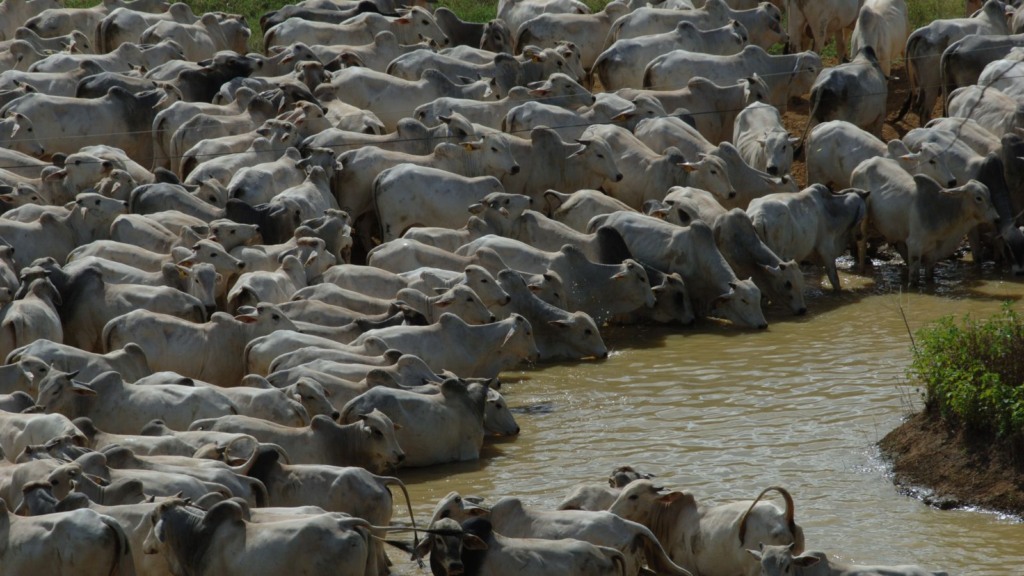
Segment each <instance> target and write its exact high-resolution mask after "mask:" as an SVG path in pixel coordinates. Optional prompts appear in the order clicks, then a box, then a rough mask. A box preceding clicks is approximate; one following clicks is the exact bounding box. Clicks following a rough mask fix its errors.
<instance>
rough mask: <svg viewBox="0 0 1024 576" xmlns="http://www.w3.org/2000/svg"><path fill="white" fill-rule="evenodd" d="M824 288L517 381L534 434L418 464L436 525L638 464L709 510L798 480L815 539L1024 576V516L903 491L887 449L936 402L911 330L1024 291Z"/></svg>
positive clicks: (968, 278) (511, 392)
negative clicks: (906, 420) (914, 380)
mask: <svg viewBox="0 0 1024 576" xmlns="http://www.w3.org/2000/svg"><path fill="white" fill-rule="evenodd" d="M807 281H808V286H810V287H811V290H810V297H809V298H808V307H809V310H810V311H809V314H808V315H807V316H802V317H795V316H790V315H789V314H786V313H784V312H782V311H772V312H770V313H769V315H768V317H769V321H770V322H771V326H770V328H769V330H767V331H761V332H757V331H743V330H735V329H731V328H728V327H723V326H719V325H717V324H715V323H713V322H703V323H701V324H699V325H698V326H697V327H695V328H685V329H664V328H657V327H636V328H613V329H609V330H607V332H606V339H607V341H608V344H609V348H610V349H611V350H613V352H612V354H611V355H610V357H609V358H608V359H607V360H605V361H601V362H584V363H578V364H570V365H564V364H563V365H553V366H544V367H539V368H536V369H532V370H527V371H520V372H514V373H510V374H506V375H504V378H503V380H504V381H505V385H504V386H503V392H504V393H505V395H506V398H507V399H508V402H509V404H510V407H511V408H512V410H513V411H514V412H515V413H516V418H517V419H518V420H519V423H520V426H521V427H522V429H523V434H522V436H521V437H520V438H519V439H517V440H515V441H511V442H503V443H500V444H496V445H492V446H489V447H487V449H486V450H485V455H484V457H483V458H482V459H481V461H480V462H475V463H465V464H459V465H453V466H444V467H438V468H434V469H429V470H425V471H402V473H401V474H400V475H401V477H402V478H403V479H404V480H405V481H406V482H407V483H408V484H409V485H410V492H411V494H412V497H413V500H414V506H415V510H416V511H417V515H418V517H419V518H421V519H424V520H425V519H426V518H427V517H428V515H429V513H430V510H431V508H432V507H433V504H434V503H435V502H436V501H437V500H438V499H439V498H441V497H442V496H444V495H445V494H447V493H448V492H449V491H451V490H459V491H460V492H462V493H463V494H476V495H480V496H485V497H487V498H492V499H493V498H497V497H499V496H502V495H507V494H514V495H517V496H520V497H522V498H524V499H525V500H526V501H527V502H528V503H530V504H534V505H538V506H546V507H553V506H555V505H556V504H557V503H558V501H559V500H560V499H562V498H563V497H564V496H565V495H566V494H567V493H568V492H569V491H570V489H571V488H572V487H573V486H575V485H576V484H578V483H581V482H596V483H601V482H604V479H605V478H606V476H607V474H608V473H609V472H610V471H611V470H612V468H614V467H615V466H618V465H621V464H630V465H633V466H636V467H638V468H640V469H642V470H646V471H650V472H653V473H655V474H656V475H657V477H658V481H659V483H662V484H665V485H667V486H670V487H674V488H680V489H686V490H690V491H692V492H694V493H695V494H696V495H697V497H698V499H699V500H701V501H706V502H723V501H728V500H731V499H738V498H751V497H753V496H755V495H756V494H757V493H758V492H759V491H760V490H761V489H762V488H764V487H766V486H768V485H772V484H779V485H782V486H785V487H787V488H788V489H789V490H790V491H791V492H792V493H793V495H794V497H795V498H796V506H797V519H798V521H799V522H801V523H802V524H803V526H804V529H805V532H806V534H807V541H808V546H809V547H811V548H818V549H824V550H826V551H828V552H829V553H832V554H835V555H836V556H837V557H838V558H842V559H845V560H848V561H854V562H871V563H908V562H909V563H920V564H923V565H925V566H928V567H931V568H933V569H943V570H948V571H950V572H951V573H956V574H992V575H995V574H1000V575H1002V574H1012V573H1022V571H1024V569H1021V568H1020V567H1021V566H1024V546H1021V545H1020V542H1021V541H1022V540H1024V524H1021V523H1018V522H1016V521H1015V520H1014V519H1008V518H1004V517H1001V516H999V515H996V514H992V513H986V512H978V511H960V510H958V511H938V510H933V509H931V508H928V507H926V506H924V505H923V504H921V503H920V502H919V501H917V500H915V499H912V498H908V497H906V496H903V495H901V494H900V493H898V492H897V490H896V489H895V488H894V487H893V485H892V484H891V481H890V479H889V478H888V476H887V471H886V467H885V466H884V464H883V463H882V462H881V461H880V459H879V456H878V453H877V450H876V448H875V443H876V442H877V441H878V440H879V439H880V438H881V437H882V436H884V435H885V434H886V433H887V432H888V431H889V430H891V429H892V428H894V427H895V426H896V425H897V424H898V423H899V422H900V419H901V418H902V417H903V416H904V415H906V414H907V413H908V412H909V411H911V410H914V409H916V408H917V407H919V405H920V394H919V392H918V391H917V390H915V389H914V388H913V387H912V386H911V385H909V384H908V383H907V381H906V379H905V372H906V367H907V364H908V362H909V359H910V353H909V347H910V336H909V334H908V329H909V330H916V329H918V328H919V327H921V326H923V325H925V324H927V323H928V322H931V321H933V320H934V319H936V318H938V317H940V316H943V315H947V314H955V315H957V316H962V315H963V314H965V313H968V312H970V313H971V314H972V315H976V316H987V315H990V314H993V313H995V312H997V311H998V310H999V308H1000V306H1001V305H1002V303H1003V302H1004V301H1007V300H1009V301H1013V302H1015V303H1016V302H1017V301H1019V299H1020V298H1021V296H1022V295H1024V285H1022V284H1020V283H1017V282H1015V281H1013V280H1012V279H1010V278H1008V277H1001V276H998V275H997V274H995V273H994V272H992V271H991V270H984V269H983V270H981V271H980V272H978V271H977V270H976V269H974V268H972V267H970V266H969V265H966V264H945V263H944V264H943V265H940V266H939V268H938V270H937V273H936V283H935V284H934V285H928V286H922V287H914V288H910V289H908V288H906V287H903V286H902V285H901V276H900V270H899V268H898V266H896V265H890V264H886V263H879V264H878V265H876V266H875V270H874V273H873V274H872V275H871V276H865V277H861V276H856V275H851V274H844V275H843V278H842V281H843V286H844V288H849V289H850V290H849V291H845V292H843V293H841V294H838V295H836V294H833V293H832V292H831V291H830V290H827V289H826V290H821V289H819V286H820V280H819V278H818V277H817V276H810V275H809V276H808V278H807ZM1015 306H1016V304H1015ZM400 517H401V516H400V515H398V513H397V512H396V518H400ZM400 568H401V571H403V572H404V573H424V572H421V571H420V570H419V569H416V568H414V567H412V566H410V565H407V564H405V565H400ZM426 572H429V571H426Z"/></svg>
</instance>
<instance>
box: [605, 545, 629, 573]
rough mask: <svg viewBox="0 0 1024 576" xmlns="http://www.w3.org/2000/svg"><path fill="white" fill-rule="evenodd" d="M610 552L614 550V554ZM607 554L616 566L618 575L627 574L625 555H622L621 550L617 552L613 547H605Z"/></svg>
mask: <svg viewBox="0 0 1024 576" xmlns="http://www.w3.org/2000/svg"><path fill="white" fill-rule="evenodd" d="M612 552H614V554H612ZM607 554H608V555H609V556H611V559H612V564H614V565H615V566H617V567H618V569H619V576H629V572H628V570H629V569H628V568H627V567H626V557H625V556H623V555H622V552H619V551H618V550H615V549H614V548H609V549H607Z"/></svg>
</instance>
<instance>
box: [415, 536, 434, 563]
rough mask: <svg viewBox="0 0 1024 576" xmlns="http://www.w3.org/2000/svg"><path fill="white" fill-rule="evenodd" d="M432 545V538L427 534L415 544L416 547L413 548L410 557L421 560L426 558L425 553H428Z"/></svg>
mask: <svg viewBox="0 0 1024 576" xmlns="http://www.w3.org/2000/svg"><path fill="white" fill-rule="evenodd" d="M433 546H434V539H433V538H431V537H429V536H427V537H426V538H424V539H423V540H420V543H419V544H417V545H416V548H414V549H413V551H412V559H413V560H421V559H423V558H426V557H427V555H428V554H430V551H431V549H432V548H433Z"/></svg>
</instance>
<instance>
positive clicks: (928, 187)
mask: <svg viewBox="0 0 1024 576" xmlns="http://www.w3.org/2000/svg"><path fill="white" fill-rule="evenodd" d="M850 180H851V182H852V183H853V185H854V186H855V187H857V188H861V189H864V190H870V191H871V193H870V194H869V195H868V198H867V216H866V217H865V218H864V222H863V223H862V225H861V228H862V230H863V231H864V237H862V238H861V239H860V240H859V241H858V243H857V257H858V261H859V262H860V263H861V264H862V265H863V263H864V262H865V261H866V252H867V239H868V234H869V233H870V232H872V231H876V232H875V233H876V235H878V236H881V238H883V239H884V240H885V241H886V242H889V243H890V244H893V245H894V246H895V247H896V250H897V251H898V252H899V253H900V255H901V256H903V260H904V262H906V263H907V268H908V274H909V280H910V281H911V282H912V283H915V284H916V283H917V282H918V280H919V276H920V271H921V269H922V268H924V270H925V273H926V275H927V277H928V279H929V280H930V279H931V278H932V277H933V276H934V271H935V264H936V263H938V261H939V260H941V259H942V258H945V257H946V256H949V255H950V254H952V253H953V251H954V250H956V247H957V246H959V245H960V241H961V240H962V239H963V236H964V234H966V233H967V231H968V230H970V229H971V228H973V227H974V226H976V225H978V224H982V223H988V224H992V223H993V222H994V221H995V220H997V219H998V218H999V215H998V214H997V213H996V211H995V208H994V207H993V206H992V199H991V197H990V196H989V192H988V188H987V187H986V186H985V185H984V184H982V183H981V182H978V181H977V180H970V181H968V182H967V183H966V184H964V185H962V186H960V187H959V188H952V189H944V188H942V186H941V185H940V184H938V183H937V182H935V180H932V179H931V178H929V177H927V176H923V175H917V176H910V175H909V174H907V173H906V172H905V171H903V169H901V168H900V167H899V166H898V165H897V164H896V162H894V161H893V160H889V159H887V158H872V159H871V160H867V161H865V162H864V163H862V164H861V165H860V166H858V167H857V169H856V170H854V172H853V175H852V176H851V178H850Z"/></svg>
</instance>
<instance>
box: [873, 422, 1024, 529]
mask: <svg viewBox="0 0 1024 576" xmlns="http://www.w3.org/2000/svg"><path fill="white" fill-rule="evenodd" d="M879 448H881V451H882V455H883V456H884V457H885V458H886V459H887V460H889V461H890V462H891V464H892V471H893V481H894V482H895V483H896V485H897V486H899V487H900V489H901V490H903V491H905V492H907V493H909V494H912V495H914V496H917V497H920V498H922V499H923V500H924V501H925V503H927V504H929V505H932V506H936V507H938V508H943V509H948V508H960V507H966V506H978V507H982V508H987V509H991V510H998V511H1000V512H1005V513H1009V514H1014V515H1017V516H1024V453H1022V451H1021V450H1020V447H1019V446H1018V447H1016V448H1017V449H1016V450H1013V449H1011V448H1010V447H1008V446H1004V445H1000V444H997V443H994V442H992V440H991V438H981V437H978V436H976V435H971V434H968V433H965V432H964V431H963V430H958V429H955V428H953V427H951V426H949V425H948V424H946V423H945V422H943V421H941V420H940V419H939V417H938V415H937V414H936V415H933V414H930V413H928V412H920V413H918V414H915V415H913V416H912V417H910V418H909V419H908V420H907V421H905V422H904V423H903V424H902V425H900V426H899V427H898V428H896V429H895V430H893V431H892V432H890V433H889V434H887V435H886V436H885V437H884V438H883V439H882V441H881V442H879ZM1014 454H1015V456H1014Z"/></svg>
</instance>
